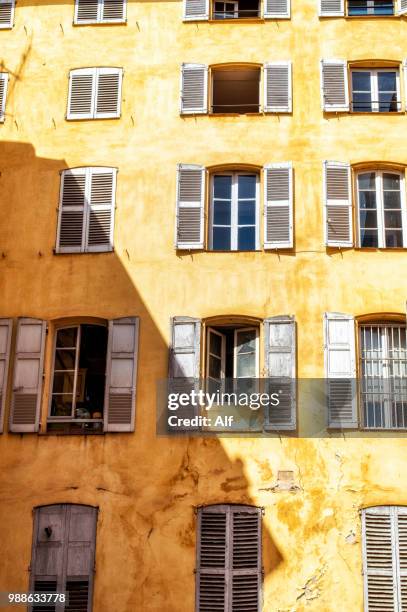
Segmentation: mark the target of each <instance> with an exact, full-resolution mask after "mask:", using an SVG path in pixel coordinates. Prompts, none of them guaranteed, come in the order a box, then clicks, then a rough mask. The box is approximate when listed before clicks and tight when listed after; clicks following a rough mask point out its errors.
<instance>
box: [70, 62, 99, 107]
mask: <svg viewBox="0 0 407 612" xmlns="http://www.w3.org/2000/svg"><path fill="white" fill-rule="evenodd" d="M95 87H96V70H95V68H89V69H82V68H80V69H78V70H71V72H70V75H69V96H68V113H67V119H91V118H92V116H93V112H94V97H95Z"/></svg>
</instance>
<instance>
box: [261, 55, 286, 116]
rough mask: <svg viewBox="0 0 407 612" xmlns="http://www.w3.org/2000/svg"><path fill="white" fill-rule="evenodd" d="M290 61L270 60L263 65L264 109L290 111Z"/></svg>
mask: <svg viewBox="0 0 407 612" xmlns="http://www.w3.org/2000/svg"><path fill="white" fill-rule="evenodd" d="M291 70H292V67H291V62H270V63H267V64H265V65H264V100H265V106H264V111H265V112H266V113H291V112H292V85H291Z"/></svg>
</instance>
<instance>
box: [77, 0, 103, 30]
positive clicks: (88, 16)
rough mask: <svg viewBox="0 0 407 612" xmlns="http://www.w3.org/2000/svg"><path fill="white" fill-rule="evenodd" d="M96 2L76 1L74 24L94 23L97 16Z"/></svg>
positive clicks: (97, 4)
mask: <svg viewBox="0 0 407 612" xmlns="http://www.w3.org/2000/svg"><path fill="white" fill-rule="evenodd" d="M99 6H100V3H99V1H98V0H76V1H75V17H74V23H79V24H81V23H95V22H97V21H98V16H99Z"/></svg>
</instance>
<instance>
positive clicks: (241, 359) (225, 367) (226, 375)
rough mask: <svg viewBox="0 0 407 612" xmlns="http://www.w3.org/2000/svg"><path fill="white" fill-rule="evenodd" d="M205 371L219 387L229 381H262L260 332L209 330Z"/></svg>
mask: <svg viewBox="0 0 407 612" xmlns="http://www.w3.org/2000/svg"><path fill="white" fill-rule="evenodd" d="M206 369H207V377H208V379H209V381H210V382H211V383H212V382H213V383H214V384H215V385H217V386H219V383H221V384H222V385H223V384H224V383H225V381H226V379H237V378H239V379H240V378H241V379H245V378H246V379H254V378H258V377H259V328H258V326H251V327H247V326H245V325H244V324H243V325H224V326H214V327H208V328H207V354H206Z"/></svg>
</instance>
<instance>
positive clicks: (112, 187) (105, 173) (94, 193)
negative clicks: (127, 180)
mask: <svg viewBox="0 0 407 612" xmlns="http://www.w3.org/2000/svg"><path fill="white" fill-rule="evenodd" d="M88 172H89V182H90V185H89V206H88V208H87V229H86V244H85V250H87V251H91V252H97V251H111V250H112V248H113V228H114V212H115V193H116V174H117V170H116V169H115V168H89V169H88Z"/></svg>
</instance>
